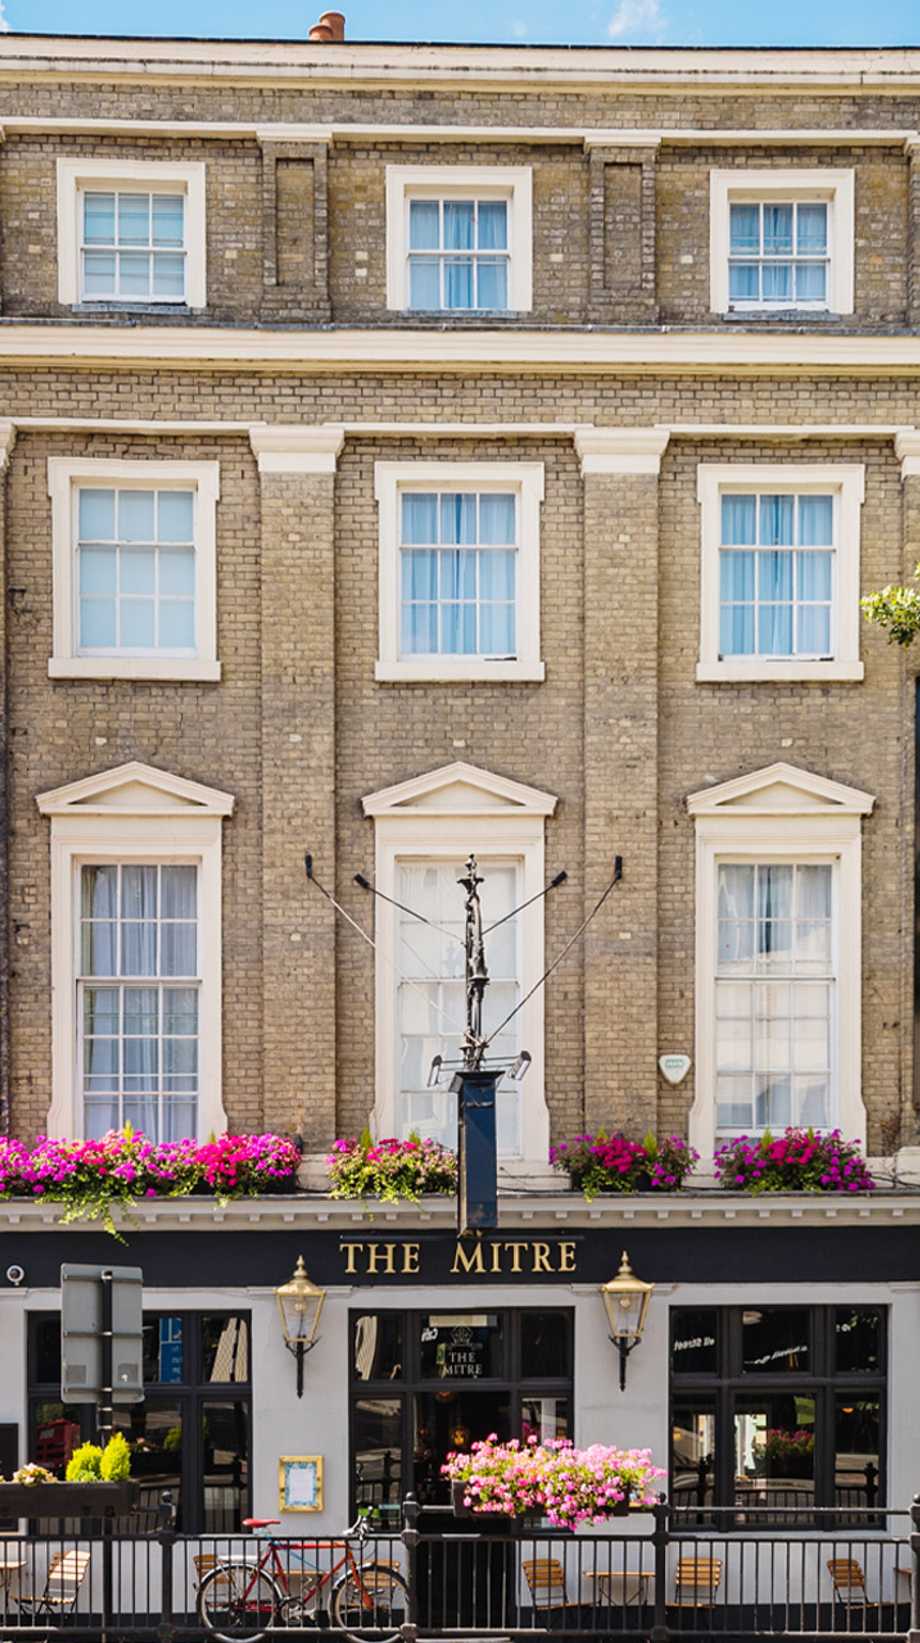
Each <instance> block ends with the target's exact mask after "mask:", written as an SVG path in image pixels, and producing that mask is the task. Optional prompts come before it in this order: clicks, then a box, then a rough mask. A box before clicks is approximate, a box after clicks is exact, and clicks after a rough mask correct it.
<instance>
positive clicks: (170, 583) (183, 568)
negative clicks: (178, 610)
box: [160, 548, 195, 622]
mask: <svg viewBox="0 0 920 1643" xmlns="http://www.w3.org/2000/svg"><path fill="white" fill-rule="evenodd" d="M194 592H195V555H194V553H193V552H192V551H190V550H189V549H183V548H177V549H174V550H170V549H166V550H164V551H163V552H161V553H160V594H161V596H163V597H172V598H176V597H181V598H184V599H186V600H188V601H189V603H187V604H186V606H185V609H186V611H187V612H188V614H189V616H190V618H191V619H192V620H194V607H193V605H192V604H191V602H190V601H191V596H192V595H193V594H194ZM164 610H165V607H164ZM164 610H161V612H160V618H161V622H162V618H163V615H164Z"/></svg>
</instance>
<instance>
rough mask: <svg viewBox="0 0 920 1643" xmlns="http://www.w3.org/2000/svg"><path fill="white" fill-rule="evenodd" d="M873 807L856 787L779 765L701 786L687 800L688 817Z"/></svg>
mask: <svg viewBox="0 0 920 1643" xmlns="http://www.w3.org/2000/svg"><path fill="white" fill-rule="evenodd" d="M874 804H875V798H874V796H873V795H872V794H871V793H863V792H861V791H860V789H859V788H858V787H846V786H845V785H844V783H843V782H833V781H829V780H828V778H827V777H826V776H816V775H815V774H814V772H813V771H811V770H799V769H797V768H796V766H795V765H792V764H783V763H782V762H780V763H778V764H770V765H767V766H766V767H765V768H764V769H763V770H754V771H752V772H750V774H748V775H746V776H736V777H735V778H734V780H732V781H729V782H719V783H718V784H717V785H716V786H715V787H704V788H703V789H702V790H701V791H700V792H699V793H691V794H690V795H689V797H688V799H687V809H688V811H689V812H690V815H691V816H724V815H731V814H732V813H736V814H743V815H755V816H756V815H787V816H803V815H821V816H830V815H837V816H868V815H869V814H870V812H871V810H872V807H873V805H874Z"/></svg>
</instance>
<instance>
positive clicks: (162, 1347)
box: [144, 1312, 185, 1386]
mask: <svg viewBox="0 0 920 1643" xmlns="http://www.w3.org/2000/svg"><path fill="white" fill-rule="evenodd" d="M184 1344H185V1343H184V1340H183V1331H182V1319H181V1317H177V1316H176V1315H175V1314H174V1313H168V1312H153V1313H145V1314H144V1385H145V1386H154V1385H160V1386H172V1385H176V1384H178V1383H179V1382H181V1381H183V1380H184V1379H185V1375H184Z"/></svg>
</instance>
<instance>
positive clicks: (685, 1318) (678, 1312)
mask: <svg viewBox="0 0 920 1643" xmlns="http://www.w3.org/2000/svg"><path fill="white" fill-rule="evenodd" d="M718 1369H719V1314H718V1312H717V1311H716V1309H715V1307H702V1308H699V1309H697V1308H694V1309H691V1308H689V1307H678V1308H676V1309H675V1310H674V1311H673V1312H672V1314H671V1370H672V1373H673V1374H675V1375H715V1374H717V1373H718Z"/></svg>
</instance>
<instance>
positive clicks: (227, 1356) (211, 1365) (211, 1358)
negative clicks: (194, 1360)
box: [201, 1313, 249, 1386]
mask: <svg viewBox="0 0 920 1643" xmlns="http://www.w3.org/2000/svg"><path fill="white" fill-rule="evenodd" d="M201 1377H202V1380H204V1381H206V1382H210V1381H219V1382H221V1383H222V1384H224V1385H227V1384H233V1385H235V1386H239V1385H243V1384H244V1383H245V1382H247V1381H248V1380H249V1320H248V1318H240V1317H238V1316H236V1315H235V1314H231V1315H229V1316H224V1314H223V1313H218V1314H217V1315H214V1316H211V1315H209V1314H207V1313H206V1314H205V1315H204V1316H203V1317H202V1319H201Z"/></svg>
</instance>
